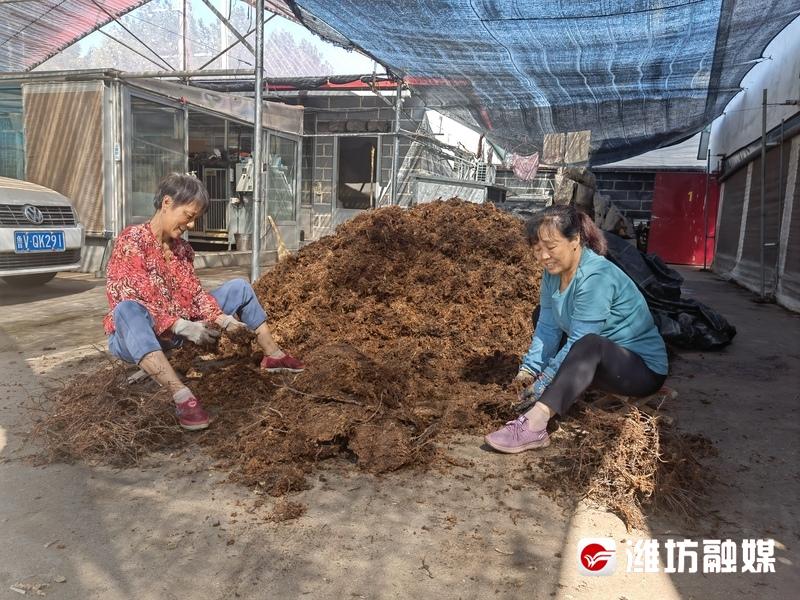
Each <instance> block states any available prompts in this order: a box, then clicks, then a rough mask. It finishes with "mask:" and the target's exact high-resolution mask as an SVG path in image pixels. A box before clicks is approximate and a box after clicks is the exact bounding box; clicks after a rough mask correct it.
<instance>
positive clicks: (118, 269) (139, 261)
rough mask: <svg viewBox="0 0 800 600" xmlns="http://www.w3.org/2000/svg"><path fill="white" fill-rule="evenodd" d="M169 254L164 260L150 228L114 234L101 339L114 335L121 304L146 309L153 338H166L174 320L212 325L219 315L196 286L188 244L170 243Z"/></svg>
mask: <svg viewBox="0 0 800 600" xmlns="http://www.w3.org/2000/svg"><path fill="white" fill-rule="evenodd" d="M171 249H172V254H173V256H172V257H171V258H170V259H169V260H168V259H167V258H165V256H164V253H163V252H162V245H161V242H159V241H158V240H157V239H156V236H155V235H154V234H153V231H152V229H150V223H143V224H142V225H133V226H131V227H128V228H127V229H125V230H124V231H123V232H122V233H121V234H120V236H119V237H118V238H117V241H116V244H115V245H114V251H113V252H112V253H111V259H110V260H109V262H108V271H107V273H106V296H108V306H109V312H108V314H107V315H106V317H105V319H104V320H103V326H104V327H105V330H106V334H111V333H112V332H113V331H114V318H113V313H114V308H115V307H116V306H117V304H119V303H120V302H122V301H123V300H135V301H136V302H139V303H140V304H142V305H143V306H144V307H145V308H146V309H147V311H148V312H149V313H150V315H151V316H152V317H153V321H154V322H155V327H154V329H155V332H156V334H157V335H162V334H167V335H169V329H170V328H171V327H172V325H173V324H174V323H175V321H176V320H178V319H188V320H190V321H201V320H202V321H213V320H214V319H216V318H217V317H219V316H220V315H221V314H222V311H221V310H220V308H219V304H218V303H217V301H216V300H215V299H214V297H213V296H212V295H211V294H209V293H208V292H206V291H204V290H203V288H202V287H201V286H200V280H199V279H198V278H197V275H195V272H194V250H192V247H191V246H190V245H189V242H187V241H185V240H182V239H176V240H172V242H171Z"/></svg>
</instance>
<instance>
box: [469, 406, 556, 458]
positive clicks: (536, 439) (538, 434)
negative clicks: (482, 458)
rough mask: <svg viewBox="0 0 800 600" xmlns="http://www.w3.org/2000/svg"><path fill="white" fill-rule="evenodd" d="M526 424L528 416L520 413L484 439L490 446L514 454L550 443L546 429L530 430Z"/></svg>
mask: <svg viewBox="0 0 800 600" xmlns="http://www.w3.org/2000/svg"><path fill="white" fill-rule="evenodd" d="M527 425H528V418H527V417H526V416H525V415H520V416H518V417H517V418H516V419H514V420H513V421H509V422H508V423H506V424H505V426H504V427H503V428H502V429H498V430H497V431H494V432H492V433H490V434H489V435H487V436H486V437H485V438H484V439H485V440H486V443H487V444H489V445H490V446H491V447H492V448H494V449H495V450H497V451H498V452H504V453H506V454H516V453H518V452H524V451H525V450H533V449H534V448H544V447H545V446H549V445H550V436H549V435H548V434H547V429H542V430H541V431H531V430H530V429H528V426H527Z"/></svg>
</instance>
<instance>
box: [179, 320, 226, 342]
mask: <svg viewBox="0 0 800 600" xmlns="http://www.w3.org/2000/svg"><path fill="white" fill-rule="evenodd" d="M172 331H174V332H175V334H176V335H179V336H181V337H184V338H186V339H187V340H189V341H190V342H194V343H195V344H197V345H198V346H210V345H212V344H213V343H214V342H216V341H217V338H218V337H219V334H220V332H219V331H217V330H216V329H214V328H212V327H210V326H209V325H208V323H205V322H204V321H187V320H186V319H178V320H177V321H175V324H174V325H173V326H172Z"/></svg>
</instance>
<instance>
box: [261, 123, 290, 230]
mask: <svg viewBox="0 0 800 600" xmlns="http://www.w3.org/2000/svg"><path fill="white" fill-rule="evenodd" d="M267 160H268V164H269V173H268V176H267V214H269V215H272V218H273V219H275V220H276V221H294V220H296V215H295V208H296V203H295V199H296V198H297V193H296V192H297V142H296V141H294V140H291V139H289V138H285V137H281V136H279V135H276V134H274V133H270V135H269V155H268V156H267Z"/></svg>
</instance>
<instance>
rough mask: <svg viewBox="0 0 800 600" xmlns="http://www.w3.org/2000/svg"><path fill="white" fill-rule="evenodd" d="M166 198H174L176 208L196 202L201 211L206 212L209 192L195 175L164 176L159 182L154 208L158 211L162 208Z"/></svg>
mask: <svg viewBox="0 0 800 600" xmlns="http://www.w3.org/2000/svg"><path fill="white" fill-rule="evenodd" d="M164 196H169V197H170V198H172V201H173V202H174V203H175V206H181V205H183V204H191V203H192V202H195V201H196V202H197V203H198V204H199V205H200V210H201V211H205V210H206V208H208V202H209V199H208V190H206V186H204V185H203V182H202V181H200V180H199V179H198V178H197V177H194V176H193V175H182V174H180V173H170V174H169V175H164V177H162V178H161V181H159V182H158V189H157V190H156V195H155V197H154V198H153V206H155V207H156V210H158V209H159V208H161V204H162V202H164Z"/></svg>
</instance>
